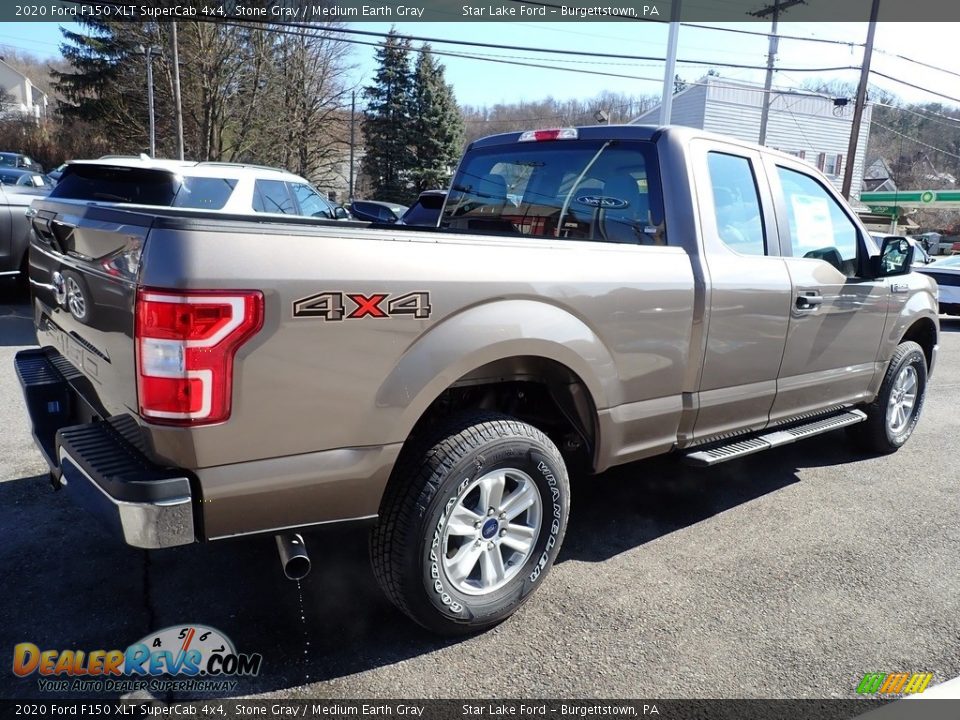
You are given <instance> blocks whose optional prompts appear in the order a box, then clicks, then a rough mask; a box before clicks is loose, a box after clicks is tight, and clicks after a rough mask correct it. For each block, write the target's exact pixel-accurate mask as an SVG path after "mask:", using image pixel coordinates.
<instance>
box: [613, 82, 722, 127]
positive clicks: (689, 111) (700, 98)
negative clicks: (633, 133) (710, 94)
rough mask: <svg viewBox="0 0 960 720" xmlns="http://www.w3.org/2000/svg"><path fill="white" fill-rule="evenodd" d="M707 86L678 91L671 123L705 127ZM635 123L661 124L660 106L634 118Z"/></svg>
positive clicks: (671, 114)
mask: <svg viewBox="0 0 960 720" xmlns="http://www.w3.org/2000/svg"><path fill="white" fill-rule="evenodd" d="M706 96H707V88H706V86H705V85H691V86H689V87H687V89H686V90H683V91H681V92H678V93H677V94H676V95H674V96H673V104H672V105H671V110H670V124H671V125H685V126H687V127H694V128H700V129H701V130H702V129H703V113H704V111H705V109H706ZM631 124H634V125H659V124H660V106H659V105H657V106H656V107H655V108H653V109H651V110H647V112H645V113H644V114H643V115H641V116H640V117H638V118H637V119H636V120H632V121H631Z"/></svg>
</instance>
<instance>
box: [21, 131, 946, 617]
mask: <svg viewBox="0 0 960 720" xmlns="http://www.w3.org/2000/svg"><path fill="white" fill-rule="evenodd" d="M31 212H32V218H31V222H32V228H33V239H32V246H31V251H30V280H31V285H32V287H33V293H34V313H35V321H36V328H37V333H38V338H39V341H40V346H41V347H40V348H39V349H34V350H26V351H23V352H20V353H19V354H18V355H17V357H16V366H17V371H18V373H19V377H20V380H21V382H22V385H23V389H24V394H25V397H26V401H27V406H28V408H29V412H30V417H31V420H32V423H33V429H34V434H35V437H36V440H37V443H38V445H39V447H40V448H41V450H42V452H43V454H44V456H45V457H46V459H47V462H48V463H49V466H50V469H51V473H52V478H53V482H54V484H55V486H57V487H61V488H63V490H64V491H65V492H68V493H72V494H74V495H75V496H76V497H77V499H78V500H79V501H80V502H81V503H82V504H84V505H86V506H87V507H88V508H90V509H92V510H94V511H95V512H96V513H98V514H99V515H100V516H101V517H103V518H104V519H105V520H106V521H107V522H108V523H109V524H110V526H111V527H112V528H113V529H114V532H115V533H116V535H117V537H118V538H119V539H120V540H122V541H125V542H127V543H128V544H130V545H134V546H137V547H145V548H162V547H168V546H173V545H181V544H186V543H192V542H194V541H206V540H217V539H221V538H230V537H235V536H238V535H247V534H254V533H261V534H268V535H271V536H276V537H277V542H278V544H279V546H280V550H281V556H282V557H283V558H284V560H285V563H286V565H285V568H286V571H287V573H288V575H292V576H300V575H302V574H303V573H304V572H306V570H307V568H308V566H309V560H308V558H307V555H306V549H305V547H304V544H303V543H302V541H301V538H299V537H298V536H296V535H295V534H294V533H296V532H297V531H298V530H299V529H302V528H306V527H309V526H314V525H318V524H321V523H335V522H344V521H352V520H367V521H369V522H371V523H372V524H373V528H372V531H371V532H372V535H371V545H370V547H371V557H372V563H373V567H374V570H375V573H376V576H377V578H378V580H379V582H380V584H381V586H382V587H383V589H384V591H385V592H386V593H387V595H389V597H390V598H391V600H392V601H393V602H394V603H395V604H396V605H397V606H398V607H399V608H401V609H402V610H403V611H404V612H406V613H407V614H408V615H409V616H411V617H412V618H413V619H415V620H416V621H418V622H419V623H421V624H423V625H424V626H426V627H428V628H431V629H433V630H436V631H439V632H446V633H457V632H469V631H474V630H478V629H482V628H485V627H489V626H491V625H492V624H494V623H496V622H499V621H501V620H503V619H504V618H506V617H507V616H509V615H510V614H511V613H512V612H514V611H515V610H516V609H517V608H518V607H519V606H520V604H521V603H522V602H523V601H524V600H526V599H527V598H528V597H529V596H530V594H531V592H532V591H533V590H534V589H536V587H537V586H538V585H539V584H541V583H542V582H543V581H544V577H545V575H546V573H547V571H548V570H549V569H550V567H551V564H552V563H553V561H554V559H555V558H556V556H557V553H558V551H559V549H560V544H561V542H562V540H563V536H564V532H565V530H566V523H567V514H568V509H569V490H568V467H572V468H577V469H578V471H580V472H583V473H584V474H590V473H597V472H600V471H603V470H604V469H606V468H609V467H611V466H614V465H619V464H623V463H627V462H631V461H634V460H638V459H640V458H645V457H648V456H652V455H656V454H660V453H669V452H673V453H676V454H677V456H678V457H679V458H682V459H685V460H686V461H688V462H690V463H693V464H699V465H712V464H713V463H717V462H720V461H723V460H729V459H731V458H736V457H740V456H743V455H746V454H749V453H754V452H757V451H760V450H765V449H768V448H773V447H777V446H779V445H782V444H784V443H788V442H792V441H794V440H799V439H802V438H805V437H807V436H811V435H815V434H818V433H822V432H825V431H828V430H832V429H834V428H840V427H845V426H849V429H850V434H851V435H852V436H853V438H854V439H855V440H857V441H858V442H860V443H862V444H863V445H864V446H865V447H867V448H870V449H872V450H873V451H875V452H881V453H883V452H891V451H894V450H896V449H897V448H898V447H900V446H901V445H902V444H903V443H904V442H906V440H907V438H909V436H910V434H911V433H912V431H913V429H914V426H915V425H916V423H917V420H918V417H919V415H920V410H921V408H922V406H923V398H924V392H925V390H926V386H927V379H928V377H929V375H930V372H931V370H932V367H933V365H934V361H935V359H936V354H937V341H938V332H939V326H938V321H937V301H936V285H935V283H934V282H933V281H932V280H930V279H929V278H927V277H924V276H922V275H919V274H916V273H911V272H910V271H909V268H910V262H911V259H912V246H911V245H910V244H909V243H908V242H907V241H906V240H904V239H901V238H886V239H884V240H883V242H882V243H881V246H880V247H878V246H877V244H876V243H875V242H874V240H873V239H872V238H871V237H870V235H869V233H868V232H866V230H865V229H864V228H863V226H862V225H861V224H860V222H859V221H858V219H857V217H856V215H855V214H854V213H853V212H851V210H850V208H849V207H848V206H847V204H846V203H845V202H844V201H843V200H842V198H841V197H840V196H839V195H838V194H837V193H836V191H835V190H834V189H833V187H832V186H831V185H830V183H829V182H828V181H827V180H826V179H825V178H824V177H823V176H822V175H821V174H820V173H818V172H817V171H816V170H814V169H813V168H811V167H810V166H809V165H807V164H805V163H803V162H801V161H799V160H798V159H796V158H793V157H790V156H788V155H786V154H782V153H777V152H773V151H770V150H767V149H764V148H760V147H755V146H751V145H746V144H743V143H740V142H737V141H735V140H731V139H728V138H724V137H719V136H712V135H709V134H704V133H702V132H699V131H695V130H690V129H685V128H659V129H658V128H650V127H639V126H623V127H588V128H578V129H573V128H570V129H564V130H546V131H535V132H527V133H522V134H521V133H511V134H506V135H498V136H495V137H489V138H485V139H482V140H478V141H476V142H474V143H472V144H471V145H470V146H469V148H468V149H467V151H466V153H465V155H464V157H463V158H462V160H461V163H460V166H459V168H458V170H457V172H456V174H455V176H454V179H453V182H452V184H451V187H450V190H449V193H448V196H447V198H446V201H445V205H444V208H443V211H442V214H441V219H440V227H439V228H435V229H433V228H431V229H423V228H409V227H396V228H384V227H377V228H371V227H366V226H363V225H359V224H352V225H351V224H342V223H340V224H338V223H336V222H329V223H324V222H322V221H320V222H318V221H313V220H296V219H284V218H269V219H251V218H249V217H239V216H225V215H223V214H208V213H204V212H202V211H190V210H182V209H176V208H155V207H142V206H141V207H138V206H132V205H116V204H110V203H107V204H99V203H94V202H87V201H77V200H64V199H56V198H53V199H44V200H38V201H37V202H36V203H35V204H34V207H33V209H32V211H31ZM71 293H72V294H71ZM586 482H589V481H588V480H587V481H586Z"/></svg>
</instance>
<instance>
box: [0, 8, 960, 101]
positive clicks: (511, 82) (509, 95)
mask: <svg viewBox="0 0 960 720" xmlns="http://www.w3.org/2000/svg"><path fill="white" fill-rule="evenodd" d="M354 27H357V28H359V29H363V30H374V31H379V32H385V31H387V30H389V28H390V24H389V23H358V24H356V25H355V26H354ZM396 27H397V29H398V30H399V31H400V32H402V33H408V34H411V35H421V36H429V37H437V38H446V39H453V40H474V41H480V42H489V43H500V44H508V45H523V46H536V47H549V48H564V49H570V50H585V51H590V52H607V53H611V52H612V53H625V54H635V55H648V56H663V55H665V53H666V38H667V27H666V26H665V25H658V24H648V23H626V22H620V23H617V22H610V23H599V22H596V23H594V22H591V23H574V22H567V23H560V22H543V23H536V22H530V23H523V22H497V23H464V22H460V23H455V22H451V23H397V24H396ZM724 27H732V28H740V29H749V30H754V31H758V30H766V29H767V28H768V27H769V26H768V25H766V24H760V23H739V24H729V23H728V24H725V25H724ZM780 32H781V33H784V34H790V35H797V36H801V37H817V38H824V39H832V40H838V41H842V42H854V43H862V42H863V41H864V40H865V38H866V32H867V27H866V24H865V23H826V22H819V23H790V22H782V23H781V24H780ZM60 39H61V34H60V32H59V30H58V25H57V24H56V23H49V22H48V23H0V51H2V46H4V45H6V46H8V47H15V48H17V49H20V50H25V51H27V52H30V53H33V54H34V55H37V56H40V57H55V56H57V55H59V50H58V43H59V42H60ZM363 39H369V38H363ZM876 47H877V48H878V50H881V51H884V52H878V53H876V54H875V55H874V61H873V67H874V69H876V70H880V71H881V72H884V73H886V74H889V75H893V76H895V77H898V78H901V79H904V80H908V81H910V82H912V83H914V84H916V85H919V86H921V87H924V88H929V89H933V90H939V91H940V92H943V93H946V94H947V95H952V96H954V97H960V80H958V78H957V77H955V76H951V75H948V74H946V73H943V72H938V71H936V70H933V69H929V68H924V67H921V66H919V65H916V64H913V63H909V62H907V61H904V60H902V59H899V58H896V57H892V56H891V55H890V54H885V53H894V54H901V55H906V56H909V57H911V58H914V59H917V60H920V61H923V62H926V63H929V64H931V65H934V66H937V67H942V68H945V69H947V70H951V71H953V72H957V73H960V53H957V52H956V47H957V25H956V24H955V23H939V24H938V23H899V24H898V23H884V22H881V23H880V24H879V26H878V29H877V38H876ZM434 49H435V50H450V51H454V52H460V53H464V52H470V53H476V54H485V55H497V56H500V59H506V57H505V56H507V57H509V59H516V60H518V61H519V62H533V63H539V64H547V65H555V66H558V67H564V68H566V67H573V68H579V69H587V70H595V71H600V72H609V73H614V74H620V75H628V76H630V78H613V77H599V76H591V75H581V74H577V73H572V72H566V71H561V70H546V69H536V68H528V67H517V66H512V65H504V64H498V63H493V62H487V61H480V60H471V59H463V58H450V57H446V58H441V61H442V62H443V63H444V65H445V66H446V68H447V77H448V80H449V81H450V82H451V83H452V84H453V86H454V90H455V92H456V95H457V99H458V100H459V101H460V102H461V103H464V104H470V105H493V104H496V103H499V102H516V101H519V100H522V99H527V100H533V99H540V98H543V97H546V96H548V95H549V96H553V97H555V98H559V99H568V98H589V97H593V96H594V95H596V94H598V93H599V92H601V91H603V90H610V91H614V92H623V93H629V94H646V93H658V92H659V91H660V87H661V82H662V75H663V65H662V63H658V62H644V61H623V60H613V59H603V58H571V57H563V56H549V55H543V54H530V53H522V52H517V51H508V50H494V49H484V48H475V49H472V50H471V49H465V48H459V47H454V46H449V45H442V44H439V43H438V44H435V45H434ZM766 53H767V39H766V38H765V37H751V36H746V35H738V34H733V33H728V32H718V31H715V30H708V29H700V28H690V27H682V28H681V29H680V35H679V53H678V56H679V57H681V58H685V59H695V60H707V61H712V62H729V63H738V64H749V65H759V66H763V65H764V64H765V62H766ZM373 55H374V48H371V47H365V46H354V50H353V62H354V64H355V65H356V68H355V71H354V78H355V82H357V83H358V84H359V85H363V84H366V83H368V82H369V80H370V78H371V77H372V75H373V72H374V67H375V63H374V59H373ZM861 55H862V48H851V47H849V46H847V45H825V44H820V43H808V42H801V41H796V40H781V43H780V52H779V57H778V65H779V66H781V67H784V68H787V67H793V68H808V67H827V66H845V65H859V64H860V61H861ZM707 69H708V66H693V65H685V64H680V65H678V72H679V74H680V75H681V77H683V78H684V79H686V80H695V79H697V78H698V77H700V76H701V75H703V74H704V73H705V72H706V70H707ZM718 70H719V72H720V74H721V76H723V77H729V78H735V79H742V80H755V81H762V80H763V71H762V70H743V69H727V68H718ZM858 75H859V74H858V72H857V71H855V70H848V71H844V72H833V73H826V72H815V73H803V72H777V74H776V75H775V77H774V84H775V85H777V86H782V87H795V86H797V85H799V84H800V83H801V82H802V81H803V80H804V79H805V78H811V77H818V78H840V79H844V80H849V81H851V82H856V80H857V79H858ZM874 82H875V83H876V84H877V85H879V86H881V87H884V88H885V89H888V90H891V91H893V92H895V93H897V94H898V95H900V96H901V97H903V98H904V99H905V100H908V101H912V102H937V101H938V98H936V97H935V96H931V95H928V94H926V93H923V92H921V91H918V90H912V89H910V88H907V87H903V86H899V85H897V84H895V83H893V82H891V81H888V80H884V79H882V78H875V79H874Z"/></svg>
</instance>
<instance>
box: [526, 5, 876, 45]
mask: <svg viewBox="0 0 960 720" xmlns="http://www.w3.org/2000/svg"><path fill="white" fill-rule="evenodd" d="M510 1H511V2H515V3H519V4H522V5H536V6H538V7H548V8H554V9H555V10H560V9H561V8H563V7H564V6H563V5H556V4H553V3H548V2H539V1H538V0H510ZM567 7H569V6H567ZM610 18H611V19H612V20H633V21H634V22H648V23H655V24H658V25H666V24H668V23H669V22H670V21H669V20H658V19H656V18H646V17H631V16H627V15H616V16H614V15H611V16H610ZM680 25H681V26H682V27H690V28H699V29H701V30H713V31H715V32H728V33H737V34H739V35H754V36H756V37H765V38H769V37H770V35H771V34H772V33H769V32H762V31H759V30H742V29H739V28H726V27H716V26H714V25H704V24H702V23H690V22H682V23H680ZM778 35H779V37H780V39H781V40H798V41H800V42H814V43H824V44H828V45H842V46H844V47H863V46H864V43H855V42H850V41H848V40H830V39H827V38H811V37H803V36H802V35H782V34H779V33H778Z"/></svg>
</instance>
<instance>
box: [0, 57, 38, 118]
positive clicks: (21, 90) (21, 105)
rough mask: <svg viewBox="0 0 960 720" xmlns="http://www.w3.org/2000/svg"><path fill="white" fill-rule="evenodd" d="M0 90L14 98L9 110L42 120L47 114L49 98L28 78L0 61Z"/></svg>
mask: <svg viewBox="0 0 960 720" xmlns="http://www.w3.org/2000/svg"><path fill="white" fill-rule="evenodd" d="M0 89H2V90H3V91H4V92H6V93H7V94H8V95H9V96H10V97H11V98H12V103H11V105H12V106H8V110H13V111H18V112H20V113H22V114H23V115H29V116H30V117H33V118H37V119H39V118H41V117H43V116H44V115H45V114H46V110H47V96H46V95H45V94H44V93H43V92H41V91H40V90H38V89H37V88H36V87H35V86H34V84H33V83H32V82H30V79H29V78H28V77H25V76H24V75H23V74H21V73H19V72H17V71H16V70H14V69H13V68H12V67H10V66H9V65H7V64H6V63H5V62H3V61H0Z"/></svg>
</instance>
